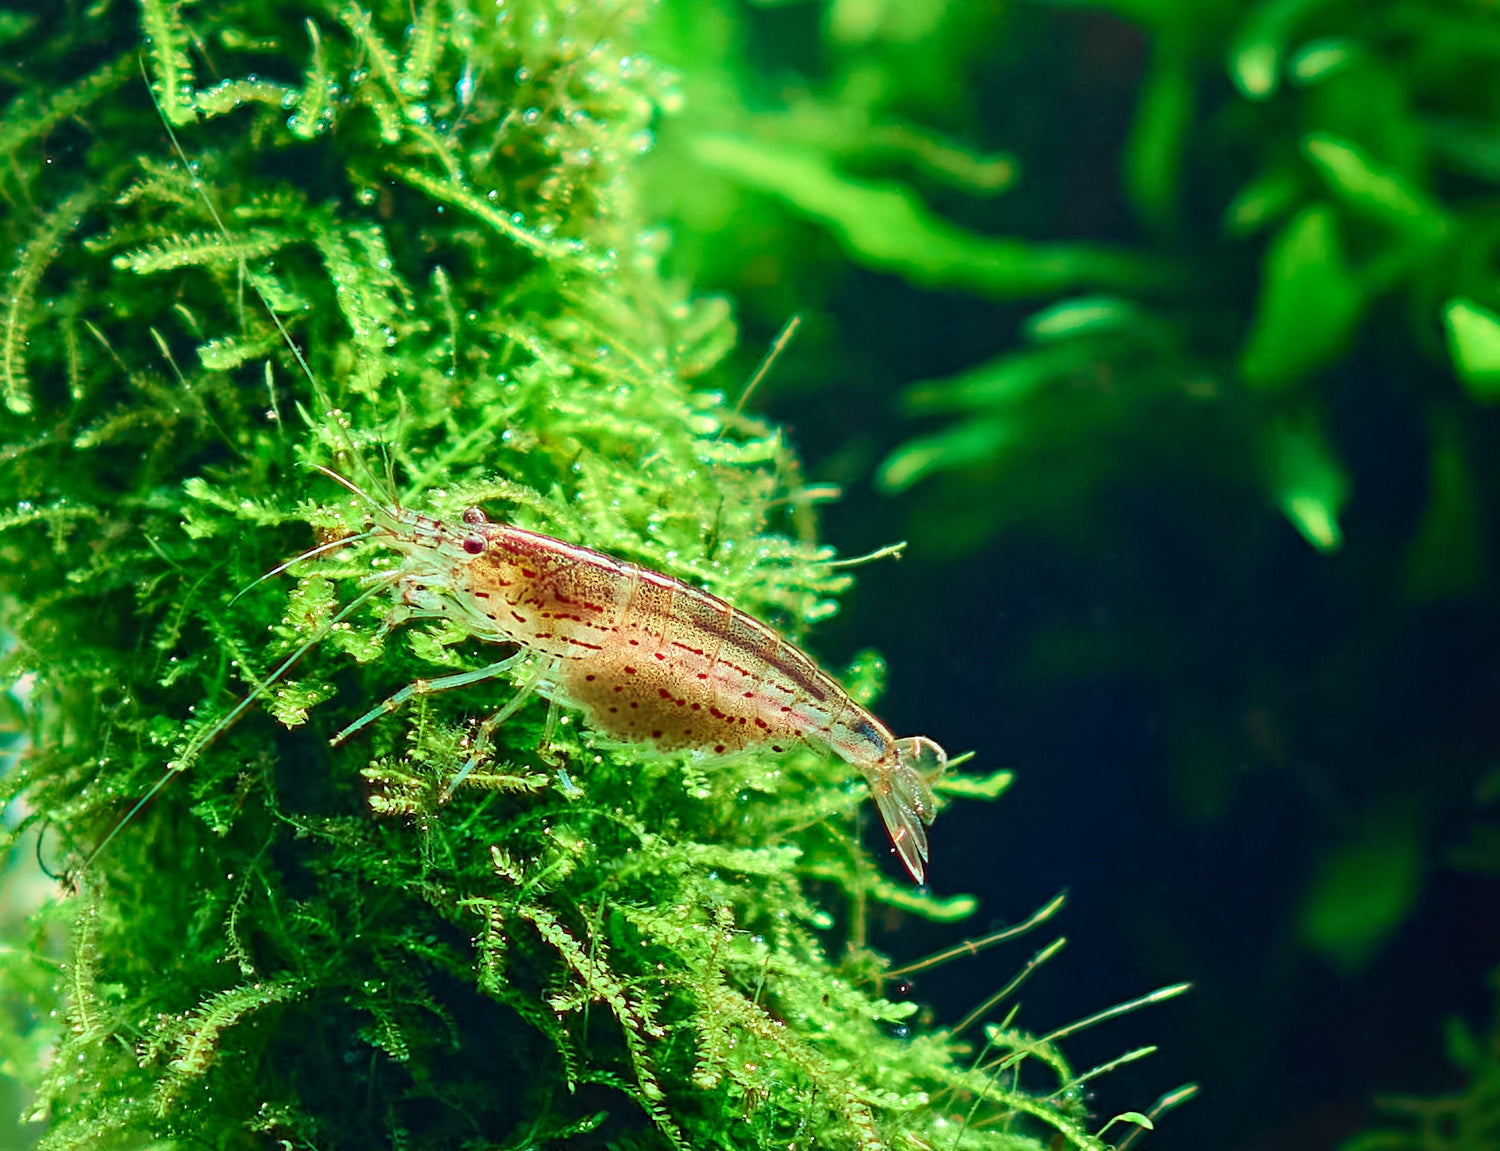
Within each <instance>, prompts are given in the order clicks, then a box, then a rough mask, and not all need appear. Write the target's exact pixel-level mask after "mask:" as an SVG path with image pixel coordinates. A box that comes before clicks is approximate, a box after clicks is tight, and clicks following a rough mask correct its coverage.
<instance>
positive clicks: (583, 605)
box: [325, 471, 947, 882]
mask: <svg viewBox="0 0 1500 1151" xmlns="http://www.w3.org/2000/svg"><path fill="white" fill-rule="evenodd" d="M325 474H327V475H328V476H329V477H330V478H332V479H334V480H336V481H338V482H339V483H341V484H343V485H344V486H345V487H347V488H349V489H350V490H351V491H354V492H356V494H358V495H360V496H361V498H362V499H364V500H365V501H367V502H368V503H369V504H370V505H371V506H372V507H374V508H375V509H376V512H375V526H374V528H373V529H372V530H371V531H370V532H369V533H368V534H369V536H370V537H372V538H374V539H376V540H378V541H380V542H382V543H384V544H385V545H387V546H389V547H391V548H393V549H394V550H396V551H397V552H399V553H400V554H401V556H402V560H401V562H400V563H399V564H398V565H397V566H396V567H395V568H393V569H392V570H390V571H387V572H383V573H381V574H380V575H379V576H376V577H374V578H375V579H376V580H378V582H379V583H380V584H381V585H382V586H387V585H394V587H395V590H396V594H397V604H396V608H395V611H394V613H393V617H392V620H391V621H390V622H389V623H388V626H393V625H394V624H395V623H398V622H401V621H402V620H407V619H414V618H442V619H446V620H449V621H451V622H452V624H453V625H454V626H455V627H457V628H458V629H459V630H461V631H463V632H466V633H468V634H470V635H472V636H473V637H475V638H477V639H480V640H483V641H486V642H489V643H495V644H507V645H511V644H514V645H517V646H518V647H519V649H520V650H519V651H518V652H516V653H515V654H514V655H512V656H510V657H509V658H506V659H502V660H500V661H497V662H495V663H492V664H489V665H487V666H485V667H481V668H478V669H475V670H472V671H465V672H460V673H457V674H453V675H446V676H441V677H435V678H432V679H425V680H417V681H415V682H414V683H411V684H409V685H407V686H406V687H405V688H402V689H401V690H400V691H399V692H397V693H396V694H395V695H393V696H391V697H390V699H388V700H386V701H385V702H384V703H382V704H380V705H378V706H377V707H375V708H372V709H371V710H370V711H368V712H366V713H365V714H364V715H362V716H361V717H360V718H358V719H357V720H355V721H354V722H353V723H351V724H350V725H349V726H348V727H346V728H344V729H343V730H342V731H340V732H339V733H338V734H337V735H335V736H334V737H333V740H332V742H333V743H334V744H338V743H341V742H343V741H344V740H345V739H347V738H349V737H350V736H351V735H353V734H354V733H355V732H357V731H359V730H360V729H361V728H363V727H364V726H366V725H367V724H369V723H371V722H373V721H374V720H376V719H378V718H379V717H380V716H382V715H384V714H387V713H388V712H391V711H394V710H395V709H396V708H398V707H400V706H401V705H402V704H403V703H404V702H406V701H407V700H410V699H412V698H413V697H416V696H421V695H426V694H429V693H432V692H437V691H446V690H450V689H453V688H459V687H465V686H468V685H470V684H474V683H478V682H481V681H483V680H487V679H490V678H493V677H495V676H498V675H501V674H502V673H505V672H510V671H513V670H518V669H520V668H521V667H522V666H523V665H524V670H518V676H519V679H520V682H521V691H520V693H519V694H518V695H517V696H516V698H515V699H513V700H512V701H511V703H510V704H509V705H508V706H507V707H506V708H505V709H504V710H502V711H501V712H500V713H499V714H497V715H495V716H492V717H490V719H488V720H486V721H485V723H484V725H483V726H482V728H481V732H480V738H481V744H482V741H483V740H484V739H486V738H487V737H488V733H489V732H490V731H491V730H493V728H494V727H495V725H496V724H498V723H499V722H502V721H503V720H504V719H505V718H507V717H508V716H509V715H510V714H512V713H513V712H514V711H515V709H516V708H517V707H518V706H519V705H520V704H521V703H522V702H524V700H525V699H526V698H528V697H529V695H530V694H531V693H533V692H535V693H537V694H540V695H541V696H543V697H544V698H546V699H548V700H550V701H552V702H553V703H554V704H560V705H563V706H566V707H570V708H575V709H577V710H578V711H579V712H581V713H582V714H583V717H584V719H585V721H586V722H587V723H588V725H589V726H590V727H591V728H592V729H593V730H595V731H597V732H599V733H600V734H602V735H604V736H605V737H606V738H609V739H612V740H618V741H620V742H622V743H630V744H650V745H652V746H654V747H656V748H658V749H659V750H661V751H691V752H694V753H698V754H702V755H707V756H716V755H730V754H735V753H738V752H744V751H750V750H755V749H766V750H769V751H771V752H783V751H787V750H789V749H790V748H791V747H792V746H793V745H795V744H797V743H799V742H801V743H805V744H809V745H811V746H813V747H817V748H824V749H827V750H830V751H832V752H834V753H835V754H837V755H838V756H840V757H841V758H842V759H844V760H845V761H846V762H848V763H849V764H851V765H852V766H854V767H856V768H858V769H859V771H860V772H861V773H862V774H863V775H864V777H865V780H866V782H867V783H868V784H869V788H870V793H871V795H873V796H874V798H875V803H876V806H877V808H878V809H879V811H880V816H881V819H882V820H883V821H884V823H885V827H886V830H887V831H888V832H889V833H890V837H891V841H892V842H893V843H894V845H895V849H896V851H897V852H898V853H899V854H900V856H901V859H902V861H903V862H904V863H905V865H906V867H907V869H908V870H909V871H910V872H911V874H912V875H913V876H914V877H915V878H916V879H917V881H918V882H921V881H922V879H923V875H924V872H925V870H926V865H927V860H928V846H927V825H928V824H930V823H931V822H932V819H933V816H934V814H935V813H936V810H937V808H936V803H935V800H934V798H933V792H932V784H933V782H934V781H935V780H936V779H937V777H938V776H939V775H941V773H942V771H943V769H944V768H945V766H946V764H947V757H946V755H945V754H944V752H943V749H942V748H941V747H939V746H938V744H936V743H935V742H933V741H932V740H930V739H928V738H926V737H925V736H916V737H913V738H907V739H899V740H898V739H897V738H896V737H895V736H893V735H892V734H891V731H890V729H889V728H887V727H886V726H885V725H884V724H883V723H881V722H880V720H878V719H876V718H875V716H873V715H871V714H870V713H869V712H868V711H866V710H865V709H864V708H863V707H861V706H860V705H859V704H857V703H855V702H854V701H853V700H852V699H850V698H849V695H848V693H847V692H845V691H844V689H843V688H842V687H841V686H839V684H838V683H837V682H836V681H835V680H833V679H832V678H831V677H830V676H828V675H827V674H825V673H824V672H822V671H821V670H819V668H818V667H817V665H816V664H814V663H813V661H812V660H811V659H809V658H808V656H806V655H805V654H804V653H803V652H802V651H800V650H799V649H798V648H797V647H796V646H794V645H793V644H791V643H789V642H788V641H787V640H786V639H784V638H782V637H781V636H780V635H778V634H777V633H776V632H775V631H774V630H772V629H771V628H769V627H767V626H766V625H764V624H762V623H760V622H758V621H756V620H754V619H752V618H751V617H750V616H748V615H746V614H745V613H744V612H742V611H740V610H738V609H737V608H735V607H733V606H731V605H730V604H728V603H726V602H725V601H723V600H721V599H719V598H717V597H716V596H713V595H710V594H709V593H707V592H704V591H700V590H699V589H697V588H695V587H692V586H690V585H688V584H685V583H683V582H682V581H680V580H677V579H673V578H671V577H670V576H666V575H663V574H661V573H659V572H654V571H650V570H648V569H646V568H643V567H641V566H640V565H638V564H634V563H630V562H628V561H626V560H621V559H616V558H614V557H612V556H608V555H605V554H603V553H601V552H597V551H593V550H591V549H589V548H585V547H579V546H578V545H576V544H570V543H566V542H564V541H562V540H558V539H553V538H552V537H550V536H545V535H541V534H539V533H537V532H531V531H526V530H524V529H522V528H518V527H513V526H511V525H509V524H505V523H497V522H494V521H492V520H490V519H489V518H488V517H487V516H486V515H485V513H484V512H483V511H482V510H481V509H479V508H477V507H476V508H469V509H468V510H467V511H466V512H465V513H464V515H463V522H462V523H461V524H449V523H445V522H443V521H442V520H438V519H434V518H432V517H430V516H426V515H422V514H419V513H414V512H408V511H401V510H392V509H389V508H385V507H383V506H382V505H380V504H378V503H377V502H376V501H375V500H374V499H373V498H371V497H369V496H367V495H365V494H364V493H363V492H360V491H359V490H358V489H357V488H355V487H354V485H353V484H351V483H350V482H349V481H348V480H345V479H344V478H343V477H341V476H339V475H337V473H334V472H331V471H327V472H326V473H325ZM361 598H363V597H361ZM480 754H481V752H480V751H476V752H475V754H474V756H473V757H471V758H470V759H469V761H468V762H467V763H466V764H464V766H463V768H462V769H461V770H460V773H459V776H458V778H456V779H455V780H454V781H453V782H452V783H451V784H450V785H449V790H450V791H451V790H452V788H453V787H454V786H455V785H456V784H457V783H458V782H460V781H461V779H462V778H463V777H464V776H465V775H467V774H468V772H469V771H471V770H472V769H473V767H474V766H475V764H476V762H477V759H478V757H479V755H480Z"/></svg>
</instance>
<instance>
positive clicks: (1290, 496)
mask: <svg viewBox="0 0 1500 1151" xmlns="http://www.w3.org/2000/svg"><path fill="white" fill-rule="evenodd" d="M1269 448H1270V471H1271V486H1272V492H1273V495H1274V497H1275V500H1276V505H1277V506H1278V507H1279V508H1281V511H1282V514H1284V515H1285V516H1286V517H1287V519H1289V520H1290V521H1291V522H1292V526H1293V527H1295V528H1296V529H1297V530H1298V531H1299V532H1300V533H1302V537H1303V538H1304V539H1305V540H1307V542H1308V543H1310V544H1312V546H1313V547H1315V548H1317V549H1318V551H1320V552H1331V551H1336V550H1337V549H1338V547H1339V545H1340V544H1342V543H1343V538H1344V537H1343V532H1342V530H1341V529H1340V527H1339V513H1340V512H1342V511H1343V507H1344V504H1345V502H1346V501H1347V500H1348V497H1349V477H1348V473H1347V472H1346V471H1345V470H1344V466H1343V464H1341V463H1340V462H1339V460H1338V458H1337V457H1336V456H1335V455H1334V454H1333V450H1332V448H1330V447H1329V445H1328V443H1327V441H1326V440H1325V438H1324V436H1323V432H1322V429H1321V428H1319V427H1318V426H1317V424H1316V423H1315V422H1313V421H1312V420H1303V421H1300V422H1294V421H1291V420H1283V421H1281V422H1279V423H1277V424H1276V425H1275V426H1274V427H1273V428H1272V430H1271V433H1270V444H1269Z"/></svg>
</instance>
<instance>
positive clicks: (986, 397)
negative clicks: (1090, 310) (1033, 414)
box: [902, 340, 1098, 414]
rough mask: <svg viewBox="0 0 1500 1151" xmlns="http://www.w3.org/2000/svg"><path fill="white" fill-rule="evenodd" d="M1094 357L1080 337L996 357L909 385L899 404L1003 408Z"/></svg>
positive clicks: (920, 410) (920, 409) (921, 410)
mask: <svg viewBox="0 0 1500 1151" xmlns="http://www.w3.org/2000/svg"><path fill="white" fill-rule="evenodd" d="M1097 360H1098V352H1097V350H1096V348H1095V346H1094V344H1092V343H1091V342H1089V341H1084V340H1073V341H1069V342H1067V343H1061V344H1057V345H1055V346H1051V347H1042V348H1036V349H1033V350H1028V351H1025V352H1019V353H1013V354H1011V355H1006V356H999V357H996V358H995V359H993V360H988V361H986V362H985V363H982V364H979V365H978V366H976V367H973V368H970V369H969V370H968V371H966V372H961V373H959V374H958V375H956V376H950V377H949V378H948V379H945V380H924V381H922V382H921V383H917V384H913V385H912V386H911V387H910V388H908V389H907V391H906V392H905V394H904V395H903V396H902V406H903V407H904V408H905V409H906V410H907V411H908V412H912V413H915V414H931V413H936V412H948V411H959V410H963V409H983V408H1002V407H1007V406H1010V405H1012V404H1017V403H1020V402H1021V401H1022V400H1025V399H1027V398H1028V397H1030V396H1032V395H1035V394H1036V393H1037V392H1038V391H1040V390H1041V389H1042V388H1043V387H1045V386H1046V385H1047V384H1049V383H1051V382H1052V381H1054V380H1059V379H1066V378H1067V377H1069V376H1070V375H1073V374H1074V373H1077V372H1081V371H1084V370H1086V369H1087V367H1088V366H1089V365H1090V364H1092V363H1095V362H1096V361H1097Z"/></svg>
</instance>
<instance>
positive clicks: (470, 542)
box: [464, 536, 484, 556]
mask: <svg viewBox="0 0 1500 1151" xmlns="http://www.w3.org/2000/svg"><path fill="white" fill-rule="evenodd" d="M464 551H466V552H468V553H469V554H470V555H471V556H477V555H478V554H479V553H480V552H482V551H484V537H483V536H464Z"/></svg>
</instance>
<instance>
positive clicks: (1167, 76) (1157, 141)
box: [1124, 47, 1197, 229]
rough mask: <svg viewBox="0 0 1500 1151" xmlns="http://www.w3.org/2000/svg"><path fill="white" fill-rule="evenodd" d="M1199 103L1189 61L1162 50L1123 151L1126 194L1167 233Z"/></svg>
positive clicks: (1151, 220) (1142, 216) (1149, 77)
mask: <svg viewBox="0 0 1500 1151" xmlns="http://www.w3.org/2000/svg"><path fill="white" fill-rule="evenodd" d="M1196 104H1197V100H1196V97H1195V93H1194V87H1193V78H1192V75H1191V73H1190V71H1189V61H1188V60H1187V59H1186V58H1185V57H1184V56H1183V55H1182V54H1181V53H1178V52H1174V51H1171V50H1169V49H1168V48H1166V47H1158V49H1157V53H1156V59H1155V61H1154V62H1153V63H1152V66H1151V70H1150V72H1148V73H1147V75H1146V80H1145V84H1144V86H1143V88H1142V91H1141V95H1140V98H1139V100H1138V102H1137V104H1136V112H1135V123H1134V124H1133V125H1132V126H1131V129H1130V139H1129V140H1128V141H1127V142H1126V145H1125V171H1124V177H1125V190H1126V192H1127V193H1128V194H1129V196H1130V200H1131V203H1132V204H1133V205H1134V206H1135V210H1136V211H1137V212H1139V213H1140V215H1141V218H1142V219H1143V220H1145V221H1146V223H1148V224H1149V225H1151V226H1152V227H1154V228H1158V229H1161V228H1165V227H1167V226H1168V225H1170V224H1171V223H1172V221H1173V220H1174V219H1175V218H1176V216H1177V211H1178V192H1179V184H1180V177H1181V170H1182V152H1183V148H1184V146H1185V144H1186V142H1187V134H1188V131H1189V129H1190V128H1191V126H1192V123H1193V115H1194V111H1195V107H1196Z"/></svg>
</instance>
